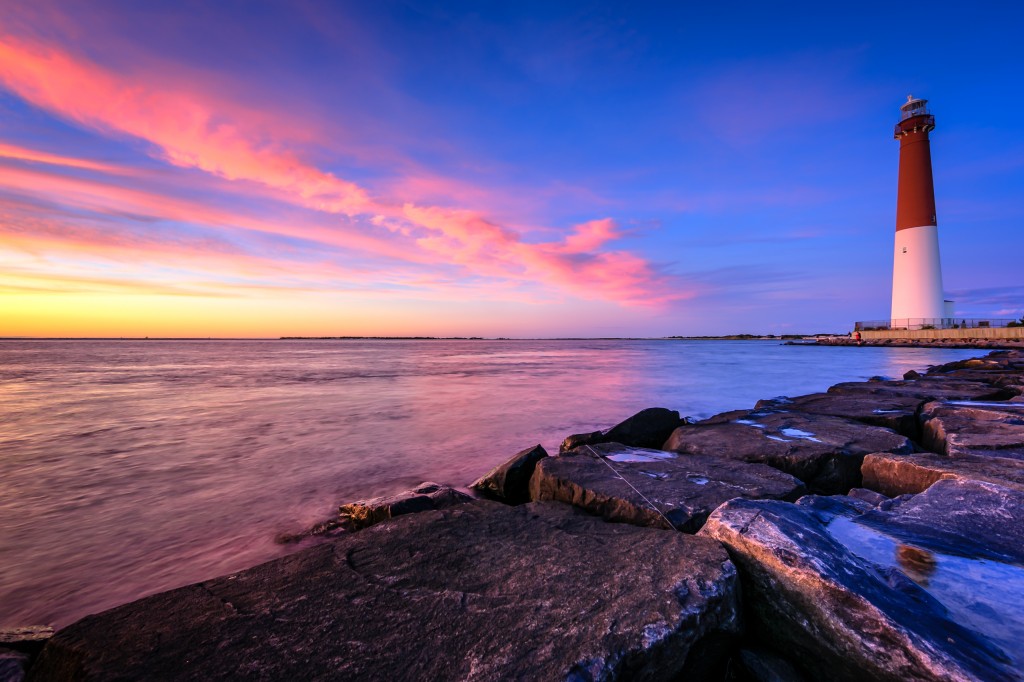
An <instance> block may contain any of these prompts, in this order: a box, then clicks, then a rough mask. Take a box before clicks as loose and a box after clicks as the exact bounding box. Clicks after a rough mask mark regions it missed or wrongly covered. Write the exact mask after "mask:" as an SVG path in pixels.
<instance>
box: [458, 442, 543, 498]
mask: <svg viewBox="0 0 1024 682" xmlns="http://www.w3.org/2000/svg"><path fill="white" fill-rule="evenodd" d="M547 456H548V453H547V451H546V450H544V448H542V447H541V446H540V445H535V446H534V447H532V448H527V449H526V450H523V451H522V452H519V453H517V454H515V455H513V456H512V458H511V459H509V460H508V461H507V462H505V463H503V464H500V465H499V466H496V467H495V468H493V469H491V470H490V471H489V472H487V473H486V474H485V475H484V476H482V477H480V478H479V479H477V480H476V481H474V482H473V483H472V485H470V487H471V488H472V489H473V490H476V491H477V492H479V493H481V494H482V495H484V496H485V497H489V498H491V499H495V500H501V501H502V502H507V503H509V504H522V503H523V502H529V501H530V477H531V476H533V471H534V469H535V468H536V467H537V462H539V461H540V460H542V459H544V458H545V457H547Z"/></svg>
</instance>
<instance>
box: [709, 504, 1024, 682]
mask: <svg viewBox="0 0 1024 682" xmlns="http://www.w3.org/2000/svg"><path fill="white" fill-rule="evenodd" d="M805 499H807V498H805ZM856 508H857V507H856V505H853V506H851V507H850V509H852V510H855V509H856ZM847 513H848V514H851V515H852V514H855V513H856V512H855V511H849V512H847ZM844 523H846V524H852V523H853V522H852V521H850V520H849V519H848V518H846V516H844V515H841V514H839V513H838V512H833V513H832V514H829V513H827V512H825V511H823V510H821V509H816V508H814V507H811V506H808V505H792V504H786V503H783V502H776V501H764V500H760V501H749V500H733V501H731V502H729V503H727V504H726V505H723V506H722V507H719V509H718V510H716V511H715V512H714V513H713V514H712V515H711V516H710V517H709V519H708V522H707V523H706V524H705V526H704V528H703V529H702V530H701V531H700V534H699V535H703V536H707V537H712V538H715V539H717V540H720V541H721V542H722V543H723V544H725V546H726V547H727V548H728V549H729V553H730V555H731V556H732V557H733V560H734V561H735V562H736V564H737V566H738V568H739V569H740V574H741V576H742V588H743V595H744V602H745V606H746V608H747V609H748V612H749V613H750V614H751V616H752V621H753V622H752V623H751V624H750V625H751V627H752V628H753V629H754V630H755V631H756V636H757V637H759V638H760V639H761V640H762V641H764V642H767V643H769V645H770V646H771V648H773V649H774V650H777V651H785V652H787V653H788V654H789V655H790V657H791V659H792V660H793V661H794V662H795V663H796V664H797V665H799V666H800V667H801V668H802V669H803V672H804V673H806V674H807V675H808V677H809V678H810V679H828V680H849V681H850V682H854V681H859V680H868V679H870V680H893V681H896V680H1016V679H1020V675H1019V673H1018V672H1017V671H1016V670H1015V668H1014V664H1013V662H1012V660H1011V659H1010V658H1009V657H1008V655H1007V654H1006V652H1005V651H1004V650H1003V649H1002V648H1000V647H999V646H998V645H997V644H995V643H993V642H992V641H991V640H989V639H987V638H986V637H984V636H983V635H981V634H979V633H978V632H976V631H975V630H972V629H970V628H968V627H965V626H964V625H962V624H960V623H958V622H956V621H955V620H954V619H952V618H951V617H950V615H949V612H948V611H947V608H946V607H945V606H944V605H943V604H942V603H941V602H940V601H938V600H937V599H936V598H934V597H933V596H932V595H930V594H929V593H928V592H927V591H926V590H924V589H923V588H921V587H920V586H918V585H917V584H916V583H915V582H913V581H912V580H911V579H909V578H908V577H906V575H905V574H904V573H903V572H901V571H899V570H893V569H891V567H884V566H880V565H879V564H876V563H874V562H872V561H870V560H867V559H865V558H862V556H860V555H858V554H856V553H854V552H852V551H851V550H850V549H848V548H847V547H846V546H844V544H843V543H842V542H840V541H839V540H837V539H836V537H834V536H833V535H832V532H831V531H830V526H831V525H832V524H840V525H841V524H844Z"/></svg>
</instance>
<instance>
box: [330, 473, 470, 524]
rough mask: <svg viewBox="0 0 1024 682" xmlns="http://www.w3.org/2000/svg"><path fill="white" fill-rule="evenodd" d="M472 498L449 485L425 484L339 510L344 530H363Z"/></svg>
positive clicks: (347, 505)
mask: <svg viewBox="0 0 1024 682" xmlns="http://www.w3.org/2000/svg"><path fill="white" fill-rule="evenodd" d="M472 499H473V498H472V497H470V496H469V495H467V494H466V493H463V492H459V491H458V490H455V489H454V488H451V487H449V486H446V485H441V484H439V483H431V482H430V481H424V482H423V483H420V484H419V485H418V486H416V487H415V488H413V489H412V490H406V491H403V492H400V493H398V494H397V495H388V496H385V497H374V498H371V499H369V500H360V501H358V502H349V503H348V504H343V505H341V506H340V507H339V508H338V517H339V525H340V526H341V527H342V528H344V529H345V530H360V529H362V528H368V527H370V526H372V525H375V524H378V523H380V522H381V521H387V520H388V519H391V518H394V517H396V516H402V515H403V514H414V513H416V512H422V511H427V510H428V509H445V508H447V507H452V506H455V505H457V504H463V503H465V502H469V501H470V500H472Z"/></svg>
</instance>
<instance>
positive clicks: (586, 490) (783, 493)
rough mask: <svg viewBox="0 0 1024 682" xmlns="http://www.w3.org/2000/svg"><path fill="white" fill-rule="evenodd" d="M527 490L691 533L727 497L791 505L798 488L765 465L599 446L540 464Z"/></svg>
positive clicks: (537, 497) (534, 494)
mask: <svg viewBox="0 0 1024 682" xmlns="http://www.w3.org/2000/svg"><path fill="white" fill-rule="evenodd" d="M530 491H531V496H532V497H533V499H535V500H559V501H562V502H568V503H569V504H573V505H576V506H577V507H580V508H581V509H585V510H587V511H589V512H590V513H592V514H598V515H600V516H603V517H604V518H606V519H608V520H609V521H618V522H623V523H633V524H636V525H640V526H653V527H655V528H658V527H661V528H665V527H667V526H668V525H671V526H672V527H673V528H675V529H677V530H681V531H685V532H688V533H695V532H697V530H699V529H700V527H701V526H702V525H704V520H705V519H707V517H708V514H710V513H711V512H712V511H714V510H715V509H716V508H717V507H718V506H719V505H721V504H722V503H723V502H725V501H727V500H731V499H732V498H734V497H745V498H750V499H760V498H768V499H786V500H795V499H796V498H797V497H799V496H800V495H801V494H803V492H804V486H803V484H802V483H801V482H800V481H799V480H797V479H796V478H794V477H793V476H790V475H789V474H786V473H784V472H781V471H779V470H777V469H773V468H771V467H769V466H765V465H763V464H748V463H746V462H740V461H737V460H729V459H719V458H714V457H702V456H680V455H677V454H675V453H671V452H665V451H663V450H650V449H645V448H632V447H628V446H625V445H621V444H619V443H604V444H600V445H594V446H583V447H579V448H576V449H575V450H573V451H571V452H569V453H565V454H562V455H559V456H558V457H550V458H548V459H545V460H543V461H542V462H540V464H539V465H538V467H537V471H536V473H534V476H533V480H532V481H531V482H530ZM666 521H667V522H668V523H666Z"/></svg>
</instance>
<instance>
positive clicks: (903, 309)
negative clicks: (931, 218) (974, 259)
mask: <svg viewBox="0 0 1024 682" xmlns="http://www.w3.org/2000/svg"><path fill="white" fill-rule="evenodd" d="M942 299H943V294H942V266H941V265H940V262H939V228H938V227H936V226H935V225H922V226H921V227H910V228H907V229H905V230H897V231H896V250H895V253H894V254H893V265H892V325H893V326H894V327H902V326H907V325H908V324H914V322H909V323H908V322H906V320H934V322H931V321H929V322H917V324H938V323H939V321H940V320H941V319H942V318H943V317H946V311H945V306H944V305H943V300H942Z"/></svg>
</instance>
